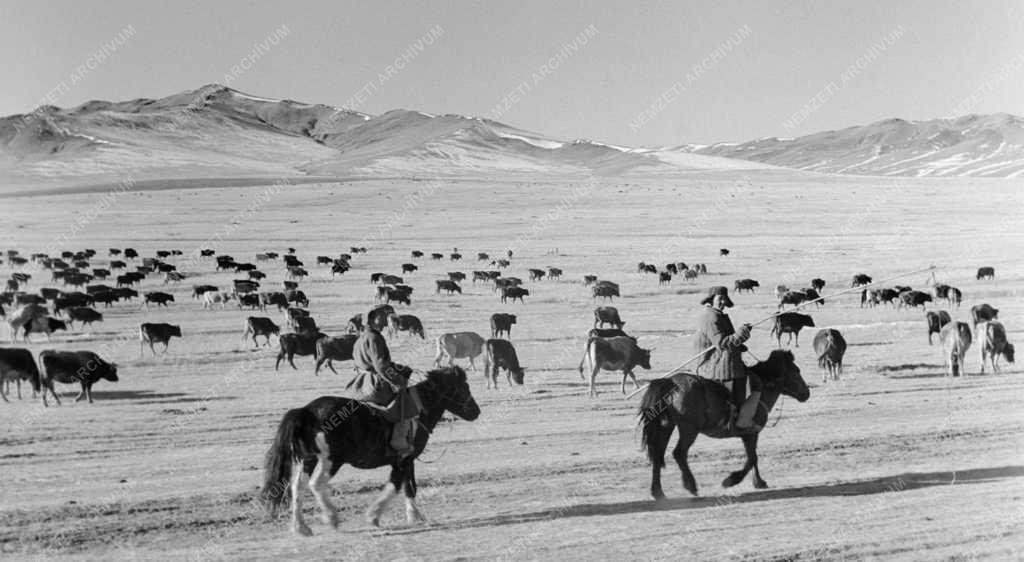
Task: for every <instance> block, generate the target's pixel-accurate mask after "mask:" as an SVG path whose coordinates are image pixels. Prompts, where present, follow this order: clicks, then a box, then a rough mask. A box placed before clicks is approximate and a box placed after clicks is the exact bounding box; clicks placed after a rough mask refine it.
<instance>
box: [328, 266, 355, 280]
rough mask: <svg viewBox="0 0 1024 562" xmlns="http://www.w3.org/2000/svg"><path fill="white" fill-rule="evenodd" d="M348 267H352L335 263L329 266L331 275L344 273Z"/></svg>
mask: <svg viewBox="0 0 1024 562" xmlns="http://www.w3.org/2000/svg"><path fill="white" fill-rule="evenodd" d="M350 269H352V268H351V267H349V265H348V264H345V263H335V264H334V265H332V266H331V277H334V276H335V275H344V274H345V273H347V272H348V270H350Z"/></svg>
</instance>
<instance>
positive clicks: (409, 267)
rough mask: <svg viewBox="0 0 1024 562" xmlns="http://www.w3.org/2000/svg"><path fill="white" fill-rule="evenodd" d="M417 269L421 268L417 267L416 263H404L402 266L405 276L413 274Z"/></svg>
mask: <svg viewBox="0 0 1024 562" xmlns="http://www.w3.org/2000/svg"><path fill="white" fill-rule="evenodd" d="M417 269H419V267H417V266H416V264H414V263H403V264H402V274H403V275H404V274H406V273H412V272H413V271H416V270H417Z"/></svg>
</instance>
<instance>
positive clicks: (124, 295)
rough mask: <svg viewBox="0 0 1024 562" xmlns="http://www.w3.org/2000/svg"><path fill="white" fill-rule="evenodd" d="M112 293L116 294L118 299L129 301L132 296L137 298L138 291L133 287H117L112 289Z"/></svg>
mask: <svg viewBox="0 0 1024 562" xmlns="http://www.w3.org/2000/svg"><path fill="white" fill-rule="evenodd" d="M114 294H115V295H117V298H118V299H119V300H123V301H130V300H132V299H134V298H138V296H139V292H138V291H136V290H135V289H129V288H128V287H118V288H117V289H114Z"/></svg>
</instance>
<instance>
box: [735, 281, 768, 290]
mask: <svg viewBox="0 0 1024 562" xmlns="http://www.w3.org/2000/svg"><path fill="white" fill-rule="evenodd" d="M760 286H761V284H760V283H758V282H757V281H756V280H754V279H737V280H736V283H735V284H734V285H733V290H734V291H736V292H737V293H741V292H743V291H749V292H751V293H756V292H757V291H755V290H754V289H756V288H758V287H760Z"/></svg>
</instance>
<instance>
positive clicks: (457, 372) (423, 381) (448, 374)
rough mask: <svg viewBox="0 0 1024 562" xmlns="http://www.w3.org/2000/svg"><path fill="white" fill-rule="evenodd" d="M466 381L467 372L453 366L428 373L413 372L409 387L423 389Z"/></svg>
mask: <svg viewBox="0 0 1024 562" xmlns="http://www.w3.org/2000/svg"><path fill="white" fill-rule="evenodd" d="M453 379H454V380H460V379H461V380H462V381H463V382H464V381H465V380H466V371H464V370H463V369H462V367H460V366H458V365H452V366H451V367H443V368H441V369H432V370H430V371H427V372H425V373H424V372H423V371H418V370H417V371H413V372H412V375H411V376H410V377H409V386H416V387H419V388H423V387H425V386H436V385H438V384H439V383H443V382H447V381H449V380H453Z"/></svg>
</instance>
